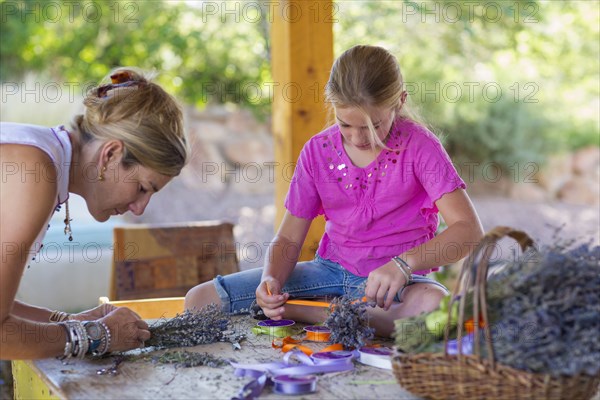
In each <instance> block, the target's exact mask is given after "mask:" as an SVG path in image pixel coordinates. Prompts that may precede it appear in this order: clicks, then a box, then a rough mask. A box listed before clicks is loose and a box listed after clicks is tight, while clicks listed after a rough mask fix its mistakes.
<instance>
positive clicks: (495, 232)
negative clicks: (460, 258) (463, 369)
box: [444, 226, 534, 368]
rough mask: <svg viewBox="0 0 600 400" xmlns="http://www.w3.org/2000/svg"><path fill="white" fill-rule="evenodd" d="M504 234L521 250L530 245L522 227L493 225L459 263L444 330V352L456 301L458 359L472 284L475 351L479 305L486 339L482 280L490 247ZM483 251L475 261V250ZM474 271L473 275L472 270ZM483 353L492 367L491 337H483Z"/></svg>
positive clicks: (493, 365)
mask: <svg viewBox="0 0 600 400" xmlns="http://www.w3.org/2000/svg"><path fill="white" fill-rule="evenodd" d="M505 236H508V237H511V238H513V239H514V240H515V241H517V243H518V244H519V245H520V246H521V249H522V250H523V251H525V250H526V249H527V248H528V247H533V246H534V241H533V239H531V237H529V235H527V234H526V233H525V232H523V231H519V230H516V229H513V228H510V227H506V226H497V227H495V228H494V229H492V230H491V231H489V232H487V233H486V234H485V235H484V236H483V238H482V239H481V241H480V242H479V244H478V245H477V247H475V249H474V250H473V251H472V252H471V253H470V254H469V256H468V257H467V259H466V260H465V262H464V263H463V265H462V269H461V271H460V276H459V278H458V283H457V285H456V287H455V289H454V292H453V293H452V298H451V299H450V304H449V305H448V323H447V324H446V329H445V330H444V352H445V354H446V355H448V336H449V334H450V321H451V315H452V308H453V304H454V303H455V302H456V301H459V306H458V326H457V330H458V332H457V348H458V357H459V359H461V360H462V358H463V354H462V338H463V331H462V330H463V326H464V317H465V312H464V311H465V302H466V297H467V296H466V295H467V292H468V289H469V288H470V287H473V324H474V329H473V333H474V338H473V339H474V351H475V355H476V356H477V357H478V358H480V357H481V351H480V344H479V309H480V308H481V315H482V317H483V323H484V332H485V337H486V338H487V339H489V338H491V335H490V324H489V320H488V312H487V302H486V289H487V287H486V283H487V273H488V266H489V260H490V257H491V255H492V252H493V251H494V246H495V244H496V243H497V242H498V241H499V240H500V239H502V238H503V237H505ZM481 252H483V255H482V256H481V259H480V260H479V262H478V263H477V262H476V259H477V257H478V256H479V254H480V253H481ZM474 272H475V277H473V273H474ZM486 347H487V353H488V356H489V361H490V363H491V366H492V368H495V356H494V348H493V347H492V343H491V340H486Z"/></svg>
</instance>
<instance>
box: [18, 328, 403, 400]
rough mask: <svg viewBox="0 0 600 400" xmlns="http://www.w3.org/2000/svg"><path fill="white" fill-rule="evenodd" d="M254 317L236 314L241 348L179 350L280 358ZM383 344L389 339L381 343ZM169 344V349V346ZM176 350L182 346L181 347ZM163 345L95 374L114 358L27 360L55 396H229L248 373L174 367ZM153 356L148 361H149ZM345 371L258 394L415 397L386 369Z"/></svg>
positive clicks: (256, 359)
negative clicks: (291, 391)
mask: <svg viewBox="0 0 600 400" xmlns="http://www.w3.org/2000/svg"><path fill="white" fill-rule="evenodd" d="M255 322H256V321H254V320H252V319H250V318H249V317H237V319H236V324H235V326H236V331H238V332H247V338H246V339H245V340H243V341H242V342H240V344H241V349H238V350H234V349H233V346H232V344H231V343H229V342H218V343H213V344H209V345H200V346H196V347H192V348H186V349H185V350H187V351H191V352H199V353H208V354H210V355H212V356H214V357H217V358H219V359H222V360H226V361H232V362H238V363H243V364H251V363H266V362H274V361H281V359H282V356H283V354H282V353H281V351H280V350H278V349H273V348H272V347H271V339H272V338H271V337H269V336H268V335H259V336H256V335H254V334H253V333H251V332H250V329H251V327H252V326H253V325H254V324H255ZM383 343H384V344H387V345H389V346H391V345H392V342H391V341H389V342H383ZM306 344H307V346H309V347H311V348H313V349H314V350H316V351H318V350H320V349H321V348H323V347H325V346H326V345H327V344H323V343H313V342H307V343H306ZM173 350H175V349H171V350H170V351H173ZM181 350H182V349H181ZM165 351H167V350H159V351H153V352H148V349H146V350H141V351H132V352H129V353H128V354H129V355H130V356H131V357H129V359H127V358H126V359H125V361H123V362H122V363H121V364H120V365H119V366H118V368H117V371H118V373H117V374H115V375H110V374H106V375H99V374H98V371H99V370H101V369H103V368H111V367H112V366H113V365H114V357H112V356H111V357H108V358H104V359H100V360H92V359H85V360H69V361H68V362H66V363H64V362H62V361H59V360H57V359H46V360H39V361H33V362H32V363H31V364H30V365H31V366H32V367H33V368H34V369H37V372H38V373H39V374H40V375H41V377H42V379H43V380H44V381H46V383H47V384H48V386H49V388H50V389H51V390H52V392H53V393H54V394H55V395H58V396H59V397H62V398H65V399H115V398H118V399H155V398H160V399H186V398H194V399H230V398H232V397H234V396H236V395H237V394H238V392H239V391H240V389H241V388H242V387H243V386H244V385H245V384H246V383H248V382H250V381H251V379H250V378H238V377H236V376H234V368H233V367H231V366H230V365H229V364H227V365H226V366H223V367H219V368H211V367H207V366H197V367H191V368H184V367H181V366H179V367H176V366H175V365H173V364H161V363H157V362H156V358H157V357H158V356H160V355H161V354H163V353H164V352H165ZM153 359H154V361H153ZM354 365H355V368H354V369H353V370H351V371H346V372H337V373H329V374H323V375H320V376H319V378H318V379H319V380H318V382H317V391H316V392H315V393H312V394H309V395H302V396H289V395H279V394H276V393H274V392H273V391H272V387H266V388H265V390H264V391H263V393H262V395H261V398H264V399H277V398H286V399H290V398H293V397H299V398H302V399H412V398H415V396H413V395H411V394H410V393H408V392H406V391H405V390H403V389H402V388H401V387H400V386H399V385H398V383H397V382H396V380H395V378H394V375H393V373H392V371H389V370H385V369H379V368H375V367H371V366H367V365H363V364H360V363H358V362H354Z"/></svg>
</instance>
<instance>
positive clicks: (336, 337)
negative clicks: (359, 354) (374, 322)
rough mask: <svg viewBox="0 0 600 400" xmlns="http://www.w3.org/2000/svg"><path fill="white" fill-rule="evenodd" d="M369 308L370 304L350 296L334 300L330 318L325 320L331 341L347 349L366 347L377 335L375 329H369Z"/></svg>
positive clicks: (330, 308)
mask: <svg viewBox="0 0 600 400" xmlns="http://www.w3.org/2000/svg"><path fill="white" fill-rule="evenodd" d="M367 306H368V303H366V302H362V301H357V300H356V299H355V298H351V297H348V296H342V297H337V298H335V299H333V300H332V301H331V305H330V306H329V310H330V314H329V317H327V320H325V326H327V327H328V328H329V329H330V330H331V335H330V340H331V341H332V342H333V343H341V344H342V345H343V346H344V348H346V349H351V348H357V349H359V348H361V347H363V346H364V345H366V344H367V341H368V340H369V339H372V338H373V336H374V334H375V329H373V328H370V327H369V320H368V317H367V314H366V313H367Z"/></svg>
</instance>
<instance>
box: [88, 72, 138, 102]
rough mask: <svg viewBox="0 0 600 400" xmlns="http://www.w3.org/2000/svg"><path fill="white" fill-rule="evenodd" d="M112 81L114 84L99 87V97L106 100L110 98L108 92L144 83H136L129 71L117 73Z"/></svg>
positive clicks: (112, 77) (111, 77)
mask: <svg viewBox="0 0 600 400" xmlns="http://www.w3.org/2000/svg"><path fill="white" fill-rule="evenodd" d="M110 80H111V82H112V83H108V84H106V85H102V86H99V87H98V89H97V92H96V94H97V96H98V97H100V98H104V97H107V96H108V91H109V90H111V89H115V88H119V87H127V86H133V85H139V84H141V83H143V82H141V81H136V80H134V79H133V77H132V76H131V73H130V72H129V71H122V72H117V73H116V74H113V75H111V76H110Z"/></svg>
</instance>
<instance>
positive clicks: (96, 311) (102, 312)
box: [69, 303, 117, 321]
mask: <svg viewBox="0 0 600 400" xmlns="http://www.w3.org/2000/svg"><path fill="white" fill-rule="evenodd" d="M116 309H117V307H115V306H113V305H112V304H108V303H106V304H102V305H100V306H98V307H96V308H92V309H91V310H87V311H83V312H80V313H79V314H71V316H70V317H69V319H74V320H77V321H95V320H97V319H100V318H102V317H104V316H106V315H108V314H109V313H110V312H111V311H114V310H116Z"/></svg>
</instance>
